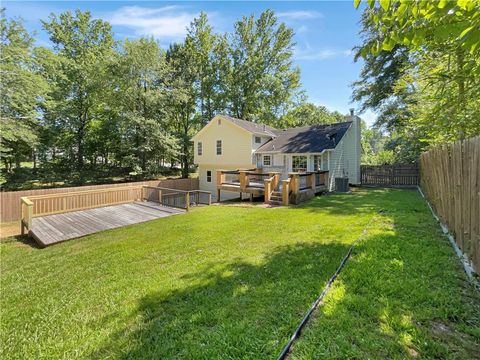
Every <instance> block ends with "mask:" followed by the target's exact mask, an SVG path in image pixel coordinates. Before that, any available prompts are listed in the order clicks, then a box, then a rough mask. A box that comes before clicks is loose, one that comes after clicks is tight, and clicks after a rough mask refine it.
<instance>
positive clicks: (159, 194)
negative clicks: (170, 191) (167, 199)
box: [158, 189, 162, 204]
mask: <svg viewBox="0 0 480 360" xmlns="http://www.w3.org/2000/svg"><path fill="white" fill-rule="evenodd" d="M158 203H159V204H161V203H162V189H158Z"/></svg>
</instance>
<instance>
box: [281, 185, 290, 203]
mask: <svg viewBox="0 0 480 360" xmlns="http://www.w3.org/2000/svg"><path fill="white" fill-rule="evenodd" d="M289 193H290V180H283V181H282V205H284V206H288V195H289Z"/></svg>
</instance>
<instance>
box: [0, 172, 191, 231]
mask: <svg viewBox="0 0 480 360" xmlns="http://www.w3.org/2000/svg"><path fill="white" fill-rule="evenodd" d="M142 185H149V186H155V187H158V186H160V187H167V188H174V189H178V190H198V188H199V182H198V178H194V179H167V180H151V181H142V182H131V183H119V184H105V185H91V186H76V187H68V188H56V189H39V190H25V191H9V192H0V211H1V212H0V222H11V221H18V220H20V219H21V214H22V209H21V206H20V198H22V197H32V196H39V195H52V194H64V193H72V192H78V191H82V192H83V191H85V190H100V189H111V188H116V187H121V188H123V187H138V186H142Z"/></svg>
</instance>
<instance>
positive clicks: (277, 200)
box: [270, 191, 282, 205]
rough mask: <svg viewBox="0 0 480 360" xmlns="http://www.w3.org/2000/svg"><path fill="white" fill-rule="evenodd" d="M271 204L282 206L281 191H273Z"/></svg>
mask: <svg viewBox="0 0 480 360" xmlns="http://www.w3.org/2000/svg"><path fill="white" fill-rule="evenodd" d="M270 204H271V205H282V192H281V191H272V193H271V195H270Z"/></svg>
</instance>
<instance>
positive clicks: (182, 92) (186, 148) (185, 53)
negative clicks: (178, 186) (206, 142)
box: [166, 44, 201, 178]
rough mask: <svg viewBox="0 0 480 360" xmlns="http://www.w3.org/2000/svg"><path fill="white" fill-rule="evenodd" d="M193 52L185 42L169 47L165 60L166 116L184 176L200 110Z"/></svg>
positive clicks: (186, 175) (189, 159) (191, 156)
mask: <svg viewBox="0 0 480 360" xmlns="http://www.w3.org/2000/svg"><path fill="white" fill-rule="evenodd" d="M195 57H196V56H195V51H194V49H193V48H192V47H190V46H186V45H185V44H175V45H172V46H170V48H169V50H168V52H167V62H168V64H169V66H170V69H169V74H168V77H167V87H168V90H167V98H166V104H168V114H167V116H168V119H169V121H170V126H171V129H172V132H173V135H174V136H175V137H176V138H177V139H178V140H179V143H180V147H181V153H180V163H181V168H182V177H184V178H187V177H188V173H189V169H190V164H191V163H192V160H193V154H192V143H191V141H190V139H191V137H192V136H193V132H194V131H195V130H197V129H198V127H199V124H200V118H201V117H200V113H199V112H197V108H196V105H197V97H196V94H197V93H196V91H195V90H196V89H195V83H196V79H197V72H196V62H195Z"/></svg>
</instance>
